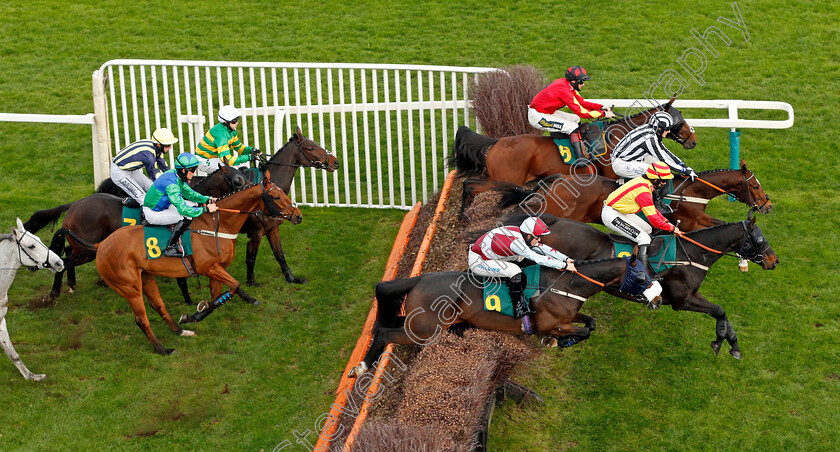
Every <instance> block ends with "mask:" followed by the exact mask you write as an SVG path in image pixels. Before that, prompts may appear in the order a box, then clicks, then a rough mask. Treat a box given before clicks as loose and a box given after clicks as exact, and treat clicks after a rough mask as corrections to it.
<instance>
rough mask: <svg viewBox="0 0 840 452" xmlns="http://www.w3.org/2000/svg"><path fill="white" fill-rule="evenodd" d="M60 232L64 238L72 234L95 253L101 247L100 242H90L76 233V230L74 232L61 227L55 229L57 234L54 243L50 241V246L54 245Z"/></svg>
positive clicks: (73, 237) (80, 243)
mask: <svg viewBox="0 0 840 452" xmlns="http://www.w3.org/2000/svg"><path fill="white" fill-rule="evenodd" d="M59 234H61V237H62V239H64V238H66V237H67V236H70V237H71V238H72V239H73V240H75V241H76V242H77V243H78V244H79V245H82V246H83V247H85V248H88V249H90V250H91V251H93V252H94V253H95V252H96V249H97V248H98V247H99V244H93V243H88V242H87V241H86V240H85V239H83V238H81V237H79V236H78V235H76V233H75V232H73V231H71V230H69V229H67V228H61V229H59V230H57V231H55V235H53V241H52V243H50V247H52V245H53V243H55V241H56V237H57V236H58V235H59ZM54 251H55V250H53V252H54Z"/></svg>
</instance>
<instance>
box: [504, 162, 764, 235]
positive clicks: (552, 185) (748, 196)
mask: <svg viewBox="0 0 840 452" xmlns="http://www.w3.org/2000/svg"><path fill="white" fill-rule="evenodd" d="M616 188H618V185H616V182H615V181H614V180H612V179H607V178H606V177H601V176H590V177H589V178H586V179H585V180H582V179H579V178H577V177H573V176H572V177H568V176H566V177H564V176H560V175H555V176H551V177H548V178H546V179H543V180H541V181H540V182H539V184H538V185H537V187H536V188H533V189H527V188H524V187H520V186H517V185H513V184H499V185H498V187H497V188H495V189H496V190H498V191H500V192H501V193H502V199H501V201H500V202H499V207H500V208H505V207H509V206H512V205H519V208H520V209H522V211H524V212H526V213H530V214H536V213H543V212H544V213H549V214H551V215H554V216H556V217H562V218H568V219H570V220H576V221H580V222H583V223H601V208H602V207H603V205H604V201H605V200H606V199H607V196H609V195H610V193H612V192H613V191H614V190H615V189H616ZM723 194H730V195H732V196H734V197H735V199H737V200H738V201H740V202H742V203H744V204H746V205H748V206H750V207H752V208H756V209H758V210H759V211H760V212H761V213H767V212H770V210H771V209H772V208H773V203H771V202H770V198H769V197H768V196H767V194H766V193H765V192H764V189H763V188H762V187H761V183H760V182H759V181H758V178H756V177H755V174H754V173H753V172H752V171H750V170H749V169H747V165H746V163H744V162H743V161H741V168H740V169H737V170H730V169H721V170H711V171H703V172H701V173H699V174H698V175H697V177H696V178H695V179H694V180H692V179H691V178H687V177H681V176H675V177H674V193H673V194H671V195H668V196H667V197H666V198H667V199H671V208H672V209H673V210H674V211H673V213H670V214H666V217H668V219H669V220H671V222H676V221H679V222H680V223H679V227H680V229H681V230H683V231H694V230H697V229H702V228H707V227H710V226H716V225H719V224H723V223H724V221H721V220H718V219H717V218H713V217H712V216H711V215H709V214H707V213H706V206H707V205H708V202H709V200H710V199H712V198H715V197H717V196H720V195H723Z"/></svg>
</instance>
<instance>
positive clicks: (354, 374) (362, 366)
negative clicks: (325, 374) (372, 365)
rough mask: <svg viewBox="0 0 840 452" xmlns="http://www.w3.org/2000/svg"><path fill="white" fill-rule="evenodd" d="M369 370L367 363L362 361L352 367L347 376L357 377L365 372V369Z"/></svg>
mask: <svg viewBox="0 0 840 452" xmlns="http://www.w3.org/2000/svg"><path fill="white" fill-rule="evenodd" d="M367 370H368V366H367V363H365V362H364V361H362V362H360V363H359V365H358V366H356V367H354V368H352V369H350V373H348V374H347V378H356V377H358V376H360V375H362V374H363V373H365V371H367Z"/></svg>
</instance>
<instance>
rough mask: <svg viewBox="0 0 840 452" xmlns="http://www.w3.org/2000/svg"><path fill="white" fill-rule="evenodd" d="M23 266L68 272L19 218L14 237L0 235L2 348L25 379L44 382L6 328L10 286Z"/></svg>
mask: <svg viewBox="0 0 840 452" xmlns="http://www.w3.org/2000/svg"><path fill="white" fill-rule="evenodd" d="M21 266H24V267H27V268H28V269H30V270H32V271H35V270H38V269H41V268H46V269H49V270H50V271H51V272H53V273H55V272H59V271H61V270H63V269H64V263H63V262H62V261H61V258H59V257H58V255H56V254H55V253H54V252H52V251H51V250H50V249H49V248H47V245H44V242H42V241H41V239H40V238H38V236H36V235H35V234H33V233H31V232H28V231H27V230H26V229H24V227H23V222H21V221H20V218H18V219H17V227H16V228H15V227H13V228H12V233H11V234H0V347H3V351H4V352H6V356H8V357H9V359H11V360H12V362H13V363H14V364H15V367H17V368H18V370H19V371H20V373H21V374H22V375H23V378H25V379H27V380H34V381H41V380H43V379H44V378H46V375H44V374H35V373H32V372H31V371H30V370H29V369H28V368H27V367H26V365H25V364H23V361H21V359H20V355H18V353H17V351H16V350H15V347H14V345H12V340H11V339H10V338H9V329H8V328H7V327H6V313H7V312H8V310H9V308H8V304H9V287H11V286H12V281H14V279H15V275H16V274H17V270H18V268H20V267H21Z"/></svg>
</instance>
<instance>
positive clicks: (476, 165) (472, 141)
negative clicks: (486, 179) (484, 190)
mask: <svg viewBox="0 0 840 452" xmlns="http://www.w3.org/2000/svg"><path fill="white" fill-rule="evenodd" d="M497 141H499V140H497V139H495V138H490V137H485V136H484V135H481V134H478V133H476V132H473V131H472V129H470V128H469V127H467V126H461V127H459V128H458V131H457V132H455V144H454V145H453V147H452V154H450V155H449V157H447V159H446V161H447V163H448V165H449V166H450V167H455V168H456V169H457V170H458V175H459V176H465V177H473V176H480V175H481V174H483V173H484V170H485V169H486V166H487V164H486V156H487V150H488V149H489V148H491V147H492V146H493V145H494V144H496V142H497Z"/></svg>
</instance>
